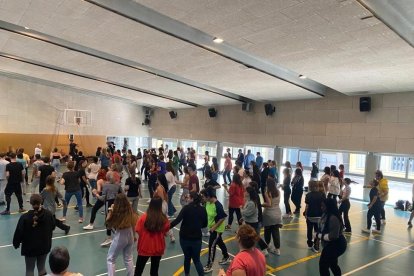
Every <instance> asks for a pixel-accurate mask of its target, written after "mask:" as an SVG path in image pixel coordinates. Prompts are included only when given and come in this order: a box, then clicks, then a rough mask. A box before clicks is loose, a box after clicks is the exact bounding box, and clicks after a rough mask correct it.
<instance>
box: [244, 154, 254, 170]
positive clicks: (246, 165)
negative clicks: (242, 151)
mask: <svg viewBox="0 0 414 276" xmlns="http://www.w3.org/2000/svg"><path fill="white" fill-rule="evenodd" d="M255 159H256V158H255V157H254V154H253V153H252V150H247V154H246V157H245V158H244V169H245V170H247V171H248V170H250V166H251V164H250V162H251V161H255Z"/></svg>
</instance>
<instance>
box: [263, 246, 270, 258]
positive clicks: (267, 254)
mask: <svg viewBox="0 0 414 276" xmlns="http://www.w3.org/2000/svg"><path fill="white" fill-rule="evenodd" d="M262 253H263V255H265V257H267V256H269V251H267V249H266V248H265V249H263V250H262Z"/></svg>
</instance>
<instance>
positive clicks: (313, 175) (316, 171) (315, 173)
mask: <svg viewBox="0 0 414 276" xmlns="http://www.w3.org/2000/svg"><path fill="white" fill-rule="evenodd" d="M318 174H319V168H318V166H317V165H316V162H312V170H311V180H313V181H318Z"/></svg>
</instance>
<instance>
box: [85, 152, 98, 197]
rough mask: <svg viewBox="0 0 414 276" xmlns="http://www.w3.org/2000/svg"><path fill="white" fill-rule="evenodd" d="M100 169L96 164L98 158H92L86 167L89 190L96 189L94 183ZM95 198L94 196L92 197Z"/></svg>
mask: <svg viewBox="0 0 414 276" xmlns="http://www.w3.org/2000/svg"><path fill="white" fill-rule="evenodd" d="M100 169H101V165H99V164H98V157H96V156H94V157H93V162H92V163H90V164H89V166H88V182H89V185H90V186H91V189H92V190H94V189H96V182H97V181H98V178H97V177H98V173H99V170H100ZM94 196H95V195H94Z"/></svg>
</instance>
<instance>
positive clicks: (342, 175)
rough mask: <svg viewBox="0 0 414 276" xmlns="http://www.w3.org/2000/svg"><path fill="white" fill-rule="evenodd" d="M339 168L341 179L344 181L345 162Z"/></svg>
mask: <svg viewBox="0 0 414 276" xmlns="http://www.w3.org/2000/svg"><path fill="white" fill-rule="evenodd" d="M338 169H339V180H340V181H341V183H342V180H343V179H344V176H345V166H344V164H340V165H339V166H338Z"/></svg>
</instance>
